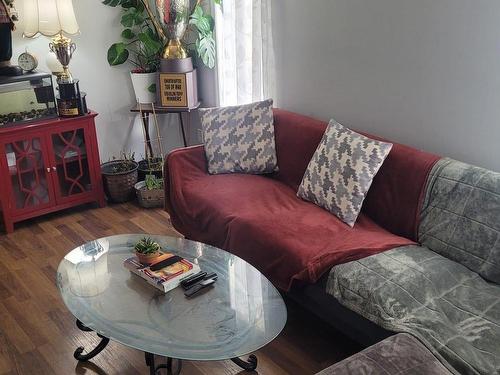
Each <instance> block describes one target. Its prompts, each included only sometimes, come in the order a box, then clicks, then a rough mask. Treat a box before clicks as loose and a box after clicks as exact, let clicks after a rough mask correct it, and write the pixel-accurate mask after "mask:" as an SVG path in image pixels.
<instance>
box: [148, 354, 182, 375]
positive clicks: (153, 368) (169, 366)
mask: <svg viewBox="0 0 500 375" xmlns="http://www.w3.org/2000/svg"><path fill="white" fill-rule="evenodd" d="M144 357H145V359H146V366H148V367H149V375H158V374H159V372H158V371H160V370H161V369H166V370H167V374H168V375H179V374H180V373H181V370H182V361H181V360H180V359H177V360H175V361H176V362H177V368H176V369H175V370H174V368H173V362H174V359H172V358H168V357H167V363H164V364H161V365H156V364H155V356H154V354H151V353H146V352H145V353H144Z"/></svg>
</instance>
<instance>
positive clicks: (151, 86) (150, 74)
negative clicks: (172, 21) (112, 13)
mask: <svg viewBox="0 0 500 375" xmlns="http://www.w3.org/2000/svg"><path fill="white" fill-rule="evenodd" d="M103 4H105V5H109V6H113V7H115V6H118V5H121V6H122V9H123V14H122V17H121V20H120V23H121V24H122V26H123V27H124V29H123V31H122V33H121V37H122V41H120V42H118V43H114V44H112V45H111V47H109V49H108V56H107V59H108V63H109V65H111V66H116V65H121V64H124V63H125V62H127V61H128V62H130V63H131V64H132V65H133V66H134V68H133V70H132V71H131V73H130V76H131V79H132V86H133V87H134V92H135V96H136V98H137V101H138V102H139V103H153V102H155V100H156V74H157V73H156V72H157V70H158V67H159V64H160V53H161V50H162V48H163V42H162V41H161V39H160V36H159V35H158V33H157V32H156V29H155V27H154V26H153V24H152V21H151V19H150V18H149V16H148V15H147V13H146V12H145V11H144V5H143V3H142V2H141V1H140V0H105V1H103Z"/></svg>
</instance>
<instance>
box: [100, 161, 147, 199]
mask: <svg viewBox="0 0 500 375" xmlns="http://www.w3.org/2000/svg"><path fill="white" fill-rule="evenodd" d="M123 162H124V160H113V161H109V162H107V163H104V164H101V174H102V178H103V180H104V192H105V193H106V196H107V197H108V199H109V200H110V201H112V202H117V203H122V202H128V201H130V200H132V199H134V185H135V184H136V182H137V167H138V164H137V163H136V162H135V161H132V160H128V161H127V162H128V163H130V164H131V168H132V169H131V170H130V171H127V172H121V173H113V167H114V166H115V165H116V164H119V163H123Z"/></svg>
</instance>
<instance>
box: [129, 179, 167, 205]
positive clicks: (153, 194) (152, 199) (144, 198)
mask: <svg viewBox="0 0 500 375" xmlns="http://www.w3.org/2000/svg"><path fill="white" fill-rule="evenodd" d="M135 192H136V194H137V200H138V201H139V206H141V207H144V208H156V207H163V203H164V201H165V191H164V190H163V189H154V190H148V189H146V183H145V182H144V181H141V182H138V183H137V184H135Z"/></svg>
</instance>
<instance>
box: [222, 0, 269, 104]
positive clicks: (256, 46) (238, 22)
mask: <svg viewBox="0 0 500 375" xmlns="http://www.w3.org/2000/svg"><path fill="white" fill-rule="evenodd" d="M215 23H216V40H217V76H218V92H219V104H220V105H221V106H228V105H236V104H245V103H251V102H254V101H258V100H262V99H268V98H273V96H274V91H275V66H274V49H273V35H272V17H271V0H226V1H223V9H220V7H217V9H216V12H215Z"/></svg>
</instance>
